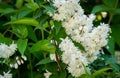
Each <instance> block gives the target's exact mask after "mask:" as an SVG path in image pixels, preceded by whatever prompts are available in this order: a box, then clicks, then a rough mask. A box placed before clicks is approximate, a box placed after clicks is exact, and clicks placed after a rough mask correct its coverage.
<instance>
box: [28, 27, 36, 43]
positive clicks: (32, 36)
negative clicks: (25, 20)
mask: <svg viewBox="0 0 120 78" xmlns="http://www.w3.org/2000/svg"><path fill="white" fill-rule="evenodd" d="M27 30H28V37H29V38H30V39H31V40H33V41H35V42H36V41H37V37H36V34H35V32H34V30H33V28H32V27H31V26H27Z"/></svg>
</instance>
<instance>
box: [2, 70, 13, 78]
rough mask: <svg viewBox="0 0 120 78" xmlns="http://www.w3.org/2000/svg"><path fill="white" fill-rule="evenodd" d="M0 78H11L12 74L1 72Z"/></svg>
mask: <svg viewBox="0 0 120 78" xmlns="http://www.w3.org/2000/svg"><path fill="white" fill-rule="evenodd" d="M0 78H12V74H10V72H9V71H8V72H7V73H5V72H3V76H2V75H0Z"/></svg>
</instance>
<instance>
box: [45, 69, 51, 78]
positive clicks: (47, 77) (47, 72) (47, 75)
mask: <svg viewBox="0 0 120 78" xmlns="http://www.w3.org/2000/svg"><path fill="white" fill-rule="evenodd" d="M50 75H52V73H51V72H49V71H48V70H46V73H44V76H45V78H49V77H50Z"/></svg>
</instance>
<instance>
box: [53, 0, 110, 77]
mask: <svg viewBox="0 0 120 78" xmlns="http://www.w3.org/2000/svg"><path fill="white" fill-rule="evenodd" d="M53 6H54V7H55V8H56V11H55V14H54V15H53V19H54V20H57V21H61V22H62V27H63V28H65V31H66V34H67V35H68V36H69V37H71V39H72V40H73V41H75V42H77V43H80V44H81V45H82V46H83V47H84V49H85V52H82V51H81V50H79V49H78V48H77V47H75V46H74V44H73V42H72V41H71V40H70V39H69V38H68V37H66V38H65V39H62V42H61V43H60V45H59V48H60V49H61V51H63V53H62V61H63V62H64V63H66V64H68V71H69V72H70V73H71V74H72V75H73V76H75V77H78V76H80V75H82V74H84V73H85V72H84V68H83V66H82V63H83V64H84V65H85V66H87V64H88V63H89V64H90V63H92V62H93V61H94V60H96V59H97V55H98V54H99V53H100V52H101V49H102V47H104V46H105V45H107V42H108V40H107V38H108V36H109V32H110V28H109V25H108V24H104V23H101V24H100V25H99V26H97V27H93V26H94V25H93V21H94V19H95V18H96V16H95V15H94V14H89V15H85V14H84V10H83V9H82V7H81V6H80V4H79V0H53ZM71 60H72V63H71ZM83 60H84V61H83ZM81 71H83V72H81Z"/></svg>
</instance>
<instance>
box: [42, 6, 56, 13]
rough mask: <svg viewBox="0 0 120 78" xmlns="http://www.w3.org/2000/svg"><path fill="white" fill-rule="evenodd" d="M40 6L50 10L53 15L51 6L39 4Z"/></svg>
mask: <svg viewBox="0 0 120 78" xmlns="http://www.w3.org/2000/svg"><path fill="white" fill-rule="evenodd" d="M41 6H42V7H44V8H45V9H46V10H47V11H49V12H51V13H52V14H53V15H54V9H53V7H51V6H48V5H45V6H44V5H41Z"/></svg>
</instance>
